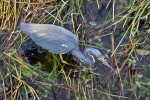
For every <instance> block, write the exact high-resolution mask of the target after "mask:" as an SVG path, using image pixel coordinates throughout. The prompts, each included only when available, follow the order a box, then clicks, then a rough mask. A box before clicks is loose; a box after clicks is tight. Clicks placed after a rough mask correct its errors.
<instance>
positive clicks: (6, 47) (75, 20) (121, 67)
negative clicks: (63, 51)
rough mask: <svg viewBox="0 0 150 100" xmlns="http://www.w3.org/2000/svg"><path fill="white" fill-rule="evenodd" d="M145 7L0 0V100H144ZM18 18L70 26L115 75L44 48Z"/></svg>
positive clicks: (149, 88) (147, 95)
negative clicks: (104, 59)
mask: <svg viewBox="0 0 150 100" xmlns="http://www.w3.org/2000/svg"><path fill="white" fill-rule="evenodd" d="M149 11H150V1H149V0H124V1H123V0H116V1H115V0H104V1H103V0H0V100H3V99H4V100H8V99H16V100H20V99H26V100H28V99H52V100H53V99H54V100H60V99H62V100H67V99H71V100H75V99H77V100H108V99H114V100H115V99H131V100H132V99H136V100H143V99H145V100H149V99H150V74H149V73H148V72H149V71H150V63H149V62H150V12H149ZM20 22H26V23H40V24H43V23H44V24H56V25H59V26H63V27H65V28H67V29H68V30H71V31H72V32H73V33H75V34H76V35H77V36H78V37H79V42H80V45H81V49H82V48H84V47H86V46H92V47H96V48H98V49H100V50H101V51H102V52H103V53H104V54H105V57H106V58H108V62H109V63H111V65H112V66H113V67H114V68H115V69H116V71H117V72H118V73H119V75H118V77H116V76H114V75H113V73H110V72H111V71H110V70H109V69H107V68H105V67H103V65H102V64H101V63H96V64H95V65H94V66H92V65H85V64H83V63H79V62H78V63H77V62H76V59H75V58H73V56H70V55H56V54H52V53H50V52H47V51H46V50H44V49H42V48H41V47H39V46H37V45H36V44H35V43H34V42H33V41H32V40H31V39H29V38H28V36H26V35H25V34H24V33H22V32H21V31H20V29H19V24H20ZM64 62H68V64H66V63H64Z"/></svg>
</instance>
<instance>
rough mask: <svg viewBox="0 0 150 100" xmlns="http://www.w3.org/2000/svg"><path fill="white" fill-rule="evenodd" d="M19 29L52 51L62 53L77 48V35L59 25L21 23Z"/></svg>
mask: <svg viewBox="0 0 150 100" xmlns="http://www.w3.org/2000/svg"><path fill="white" fill-rule="evenodd" d="M21 30H22V31H23V32H24V33H26V34H27V35H29V36H30V37H31V38H32V40H33V41H34V42H35V43H36V44H38V45H39V46H41V47H43V48H45V49H47V50H49V51H51V52H53V53H57V54H63V53H67V52H70V51H71V50H72V49H74V48H79V44H78V38H77V36H76V35H74V34H73V33H72V32H70V31H69V30H66V29H65V28H63V27H60V26H56V25H52V24H25V23H21Z"/></svg>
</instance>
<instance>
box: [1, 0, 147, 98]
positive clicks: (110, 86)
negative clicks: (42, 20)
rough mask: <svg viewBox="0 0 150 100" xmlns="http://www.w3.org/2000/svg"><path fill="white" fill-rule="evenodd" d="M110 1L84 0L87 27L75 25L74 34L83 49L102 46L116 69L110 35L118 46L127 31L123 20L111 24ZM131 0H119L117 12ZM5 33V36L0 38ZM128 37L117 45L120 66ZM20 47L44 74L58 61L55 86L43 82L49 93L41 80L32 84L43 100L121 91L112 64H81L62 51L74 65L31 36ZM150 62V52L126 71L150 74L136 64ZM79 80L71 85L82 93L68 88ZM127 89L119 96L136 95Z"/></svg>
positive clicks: (127, 67)
mask: <svg viewBox="0 0 150 100" xmlns="http://www.w3.org/2000/svg"><path fill="white" fill-rule="evenodd" d="M108 2H109V0H98V3H99V6H100V7H99V6H98V5H97V2H96V0H95V1H94V0H87V2H86V3H83V5H82V10H83V16H84V18H85V23H86V25H85V27H84V28H82V27H80V25H79V26H76V27H78V31H77V32H76V33H75V34H76V35H77V36H78V38H79V40H80V41H79V43H80V47H81V51H83V50H84V48H85V47H94V48H97V49H99V50H100V51H101V52H102V53H103V55H104V56H105V58H106V60H107V62H108V63H109V64H110V65H112V67H113V68H114V69H116V66H114V64H112V62H113V61H112V56H111V54H112V37H111V36H112V34H113V33H114V32H115V34H114V40H115V41H114V46H115V47H116V46H117V45H118V43H119V42H120V40H121V39H122V37H123V35H124V34H122V33H124V31H125V29H126V26H124V25H123V24H124V22H120V23H118V24H117V25H112V23H113V5H112V4H109V5H108ZM111 3H112V2H111ZM129 3H130V1H129V0H124V1H122V0H116V2H115V8H114V11H115V12H114V14H115V15H117V14H124V13H127V12H122V11H124V9H125V7H126V6H127V5H129ZM108 20H109V21H108ZM49 24H51V23H49ZM128 24H130V22H127V24H126V25H128ZM65 28H66V29H68V30H70V31H73V30H71V28H70V26H69V25H65ZM114 29H115V31H114ZM83 31H84V34H83ZM2 36H3V38H1V37H2ZM1 37H0V39H1V40H0V41H1V42H2V41H3V40H4V35H1ZM128 41H129V38H128V37H125V38H124V39H123V41H122V42H121V46H120V47H119V48H118V49H117V61H118V67H119V68H121V65H122V64H123V63H124V59H125V57H126V56H127V55H126V54H124V51H125V48H124V46H125V45H126V44H127V43H128ZM83 42H84V43H83ZM149 42H150V41H149ZM140 48H142V47H139V49H140ZM21 49H22V52H21V55H22V57H23V58H24V61H25V62H27V63H30V64H31V65H33V66H34V67H38V70H41V74H42V73H47V74H49V73H51V72H52V71H54V70H53V69H55V68H54V67H56V66H55V65H56V62H57V68H56V70H55V71H56V72H55V74H58V73H59V74H58V76H57V78H56V79H55V82H54V81H52V86H49V85H45V84H44V83H43V87H44V88H48V89H47V90H48V92H49V93H47V92H45V91H43V90H42V89H41V88H39V87H38V84H37V85H33V87H35V88H36V89H37V90H38V89H41V91H43V93H44V94H43V95H42V93H41V95H42V96H41V98H40V99H41V100H46V99H47V100H49V99H50V98H51V99H53V100H67V99H70V100H75V99H76V98H75V96H76V95H77V96H78V95H80V96H81V97H82V96H83V97H84V95H87V96H86V97H88V95H89V94H90V92H89V90H91V91H92V93H91V94H90V95H92V96H93V98H94V99H95V100H102V99H103V100H107V99H115V98H118V96H117V95H119V94H120V93H121V92H120V91H121V87H120V83H119V78H118V77H117V76H116V75H114V74H113V72H112V71H111V70H110V69H109V68H107V67H106V66H105V65H103V64H102V63H101V62H99V61H96V63H95V64H94V65H86V64H81V62H80V61H79V60H78V59H76V58H74V57H73V56H72V55H70V54H69V53H68V54H63V55H62V57H63V60H64V61H66V62H68V63H69V64H71V65H67V64H64V63H63V62H61V59H60V55H57V54H53V53H51V52H48V51H47V50H45V49H43V48H42V47H40V46H38V45H36V44H35V43H34V41H32V39H30V38H29V39H28V40H27V41H26V42H24V43H23V44H22V45H21ZM120 55H122V56H120ZM138 58H141V59H142V56H138ZM55 61H56V62H55ZM148 64H149V55H147V56H146V57H145V58H144V59H142V60H141V61H140V64H139V65H138V64H135V66H132V67H130V66H129V65H125V68H124V69H123V72H126V73H127V74H132V75H133V74H135V73H136V71H139V72H140V73H141V74H142V72H145V74H144V75H145V76H147V77H150V74H149V73H148V72H147V71H146V69H144V70H143V69H142V68H141V70H140V69H138V70H137V68H136V67H142V66H148ZM0 65H3V61H1V62H0ZM72 65H74V66H72ZM62 67H63V69H64V70H65V72H64V73H66V74H65V75H69V77H68V76H66V77H65V78H64V77H62V76H63V75H62V73H60V72H61V70H62ZM141 74H140V75H141ZM54 76H55V75H54ZM122 76H123V77H124V78H125V79H127V80H128V79H129V77H127V75H126V74H123V75H122ZM129 76H130V75H129ZM89 77H90V78H89ZM50 78H51V77H50ZM36 79H37V80H39V81H42V80H43V79H41V78H39V79H38V77H36ZM66 79H69V80H70V83H69V82H68V81H65V80H66ZM90 79H91V80H90ZM27 80H29V83H30V82H31V79H27ZM50 80H51V79H50ZM79 80H80V81H81V80H82V81H83V82H81V87H71V88H74V89H76V88H77V89H79V90H78V91H79V93H74V91H69V89H68V87H69V86H67V85H68V84H71V82H74V84H73V85H75V84H76V85H77V84H78V83H79ZM93 81H94V82H93ZM124 81H125V80H124ZM43 82H44V81H43ZM50 82H51V81H50ZM35 83H36V82H35ZM65 83H66V87H67V88H66V87H65V86H62V87H61V84H65ZM30 84H32V83H30ZM127 84H129V83H127ZM85 85H86V86H87V88H85V90H84V92H85V94H84V92H82V93H81V94H80V89H82V88H83V87H84V86H85ZM49 87H50V88H49ZM64 87H65V88H64ZM93 87H94V88H93ZM124 88H128V89H127V90H126V91H129V90H130V85H126V86H125V87H124ZM92 89H93V90H92ZM138 90H139V89H138ZM93 91H94V92H93ZM122 91H123V90H122ZM126 91H125V94H124V97H120V98H124V99H129V98H130V99H131V98H132V97H133V95H131V94H130V92H126ZM72 92H73V93H72ZM39 94H40V93H39ZM66 94H68V95H66ZM108 95H109V96H108ZM31 98H32V97H31ZM80 99H88V100H90V99H91V98H90V97H89V98H80Z"/></svg>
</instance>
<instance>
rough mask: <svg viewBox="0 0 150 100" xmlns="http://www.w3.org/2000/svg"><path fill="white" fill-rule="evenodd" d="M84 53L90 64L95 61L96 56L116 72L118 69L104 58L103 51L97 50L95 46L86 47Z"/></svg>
mask: <svg viewBox="0 0 150 100" xmlns="http://www.w3.org/2000/svg"><path fill="white" fill-rule="evenodd" d="M84 55H85V57H86V59H87V63H88V64H93V63H95V58H97V60H99V61H101V62H102V63H103V64H104V65H106V66H107V67H109V68H110V69H111V70H113V71H114V72H115V73H116V71H115V70H114V69H113V68H112V67H111V66H110V65H109V64H108V63H107V61H106V60H105V59H104V56H103V55H102V53H101V52H100V51H99V50H97V49H95V48H89V47H88V48H86V49H85V51H84ZM116 74H117V73H116Z"/></svg>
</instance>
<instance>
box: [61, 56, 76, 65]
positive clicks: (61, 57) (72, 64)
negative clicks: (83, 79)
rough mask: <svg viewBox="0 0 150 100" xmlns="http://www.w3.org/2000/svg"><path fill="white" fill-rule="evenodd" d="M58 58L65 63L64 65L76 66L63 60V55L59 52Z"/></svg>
mask: <svg viewBox="0 0 150 100" xmlns="http://www.w3.org/2000/svg"><path fill="white" fill-rule="evenodd" d="M60 59H61V62H62V63H64V64H66V65H70V66H73V67H76V65H73V64H70V63H68V62H66V61H64V59H63V57H62V55H61V54H60Z"/></svg>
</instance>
